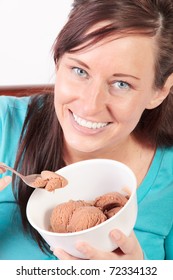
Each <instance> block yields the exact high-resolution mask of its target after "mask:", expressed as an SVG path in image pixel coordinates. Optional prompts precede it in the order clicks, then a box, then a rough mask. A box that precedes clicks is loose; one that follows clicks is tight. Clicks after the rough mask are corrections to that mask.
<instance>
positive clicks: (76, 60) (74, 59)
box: [68, 57, 90, 69]
mask: <svg viewBox="0 0 173 280" xmlns="http://www.w3.org/2000/svg"><path fill="white" fill-rule="evenodd" d="M68 59H70V60H73V61H75V62H77V63H78V64H80V65H81V66H83V67H85V68H87V69H90V68H89V66H88V65H87V64H86V63H84V62H83V61H81V60H79V59H77V58H73V57H68Z"/></svg>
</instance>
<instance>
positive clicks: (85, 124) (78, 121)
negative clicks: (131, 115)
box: [73, 113, 108, 129]
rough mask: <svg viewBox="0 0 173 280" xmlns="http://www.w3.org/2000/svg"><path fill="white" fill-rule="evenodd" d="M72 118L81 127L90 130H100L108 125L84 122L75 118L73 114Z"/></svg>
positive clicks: (105, 123)
mask: <svg viewBox="0 0 173 280" xmlns="http://www.w3.org/2000/svg"><path fill="white" fill-rule="evenodd" d="M73 117H74V120H75V121H76V122H77V123H78V124H79V125H81V126H84V127H87V128H92V129H98V128H102V127H104V126H106V125H107V124H108V123H107V122H104V123H102V122H91V121H86V120H84V119H82V118H80V117H78V116H76V115H75V114H74V113H73Z"/></svg>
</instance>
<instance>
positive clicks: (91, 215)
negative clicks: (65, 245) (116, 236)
mask: <svg viewBox="0 0 173 280" xmlns="http://www.w3.org/2000/svg"><path fill="white" fill-rule="evenodd" d="M127 201H128V197H126V196H124V195H122V194H120V193H118V192H111V193H107V194H104V195H102V196H99V197H97V198H96V199H95V200H93V201H84V200H78V201H74V200H70V201H68V202H64V203H61V204H59V205H57V206H56V207H55V208H54V209H53V211H52V214H51V217H50V225H51V231H53V232H59V233H68V232H76V231H80V230H84V229H88V228H91V227H94V226H96V225H98V224H100V223H102V222H104V221H106V220H107V219H109V218H111V217H112V216H113V215H115V214H116V213H117V212H118V211H119V210H120V209H121V208H122V207H123V206H124V205H125V204H126V202H127Z"/></svg>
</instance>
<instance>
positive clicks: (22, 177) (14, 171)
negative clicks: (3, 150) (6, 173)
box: [0, 162, 24, 180]
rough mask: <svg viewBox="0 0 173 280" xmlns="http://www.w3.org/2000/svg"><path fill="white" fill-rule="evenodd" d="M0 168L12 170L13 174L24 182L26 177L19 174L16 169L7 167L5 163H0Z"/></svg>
mask: <svg viewBox="0 0 173 280" xmlns="http://www.w3.org/2000/svg"><path fill="white" fill-rule="evenodd" d="M0 167H4V168H5V169H7V170H10V171H11V172H13V173H15V174H16V175H17V176H19V177H20V178H21V179H22V180H23V179H24V176H23V175H22V174H20V173H19V172H17V171H16V170H15V169H13V168H12V167H10V166H8V165H6V164H5V163H3V162H0Z"/></svg>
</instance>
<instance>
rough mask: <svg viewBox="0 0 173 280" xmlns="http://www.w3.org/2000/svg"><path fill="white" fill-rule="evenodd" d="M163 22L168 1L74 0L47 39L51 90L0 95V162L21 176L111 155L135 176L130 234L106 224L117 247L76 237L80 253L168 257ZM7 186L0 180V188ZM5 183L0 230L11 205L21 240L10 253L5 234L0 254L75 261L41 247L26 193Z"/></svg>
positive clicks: (170, 152)
mask: <svg viewBox="0 0 173 280" xmlns="http://www.w3.org/2000/svg"><path fill="white" fill-rule="evenodd" d="M172 26H173V4H172V1H170V0H166V1H162V0H149V1H145V0H141V1H137V0H133V1H128V0H110V1H102V0H86V1H79V0H76V1H74V4H73V8H72V11H71V13H70V15H69V20H68V22H67V23H66V25H65V26H64V28H63V29H62V31H61V32H60V34H59V36H58V37H57V39H56V41H55V44H54V60H55V64H56V82H55V90H54V96H53V94H48V95H39V96H35V97H34V98H31V99H30V98H21V99H19V100H18V99H17V100H16V99H15V100H14V99H13V98H6V97H5V98H4V97H2V98H1V104H3V105H1V106H2V108H3V109H1V111H0V112H1V113H0V114H1V117H0V119H1V127H2V129H1V130H2V132H1V134H2V137H1V138H2V139H1V152H0V161H3V162H5V163H7V164H10V165H14V167H15V168H17V169H18V170H19V171H20V172H21V173H23V174H30V173H39V172H41V171H42V170H45V169H49V170H57V169H59V168H61V167H63V166H65V165H68V164H71V163H74V162H77V161H80V160H85V159H90V158H109V159H113V160H118V161H121V162H123V163H125V164H127V165H128V166H129V167H130V168H131V169H132V170H133V172H134V173H135V175H136V178H137V182H138V189H137V195H138V207H139V211H138V218H137V222H136V225H135V228H134V233H132V234H131V235H130V236H129V237H127V236H124V234H123V233H122V232H119V231H118V230H116V229H115V230H114V231H112V232H111V233H110V238H112V239H113V240H114V241H115V242H116V243H117V244H118V245H119V249H118V250H116V251H115V252H101V251H99V250H95V249H94V248H92V247H90V246H89V244H85V243H79V244H78V245H77V246H78V250H80V251H82V252H83V253H84V254H85V255H86V258H87V259H173V249H171V248H172V246H171V244H172V242H173V188H172V185H173V179H172V178H173V176H172V175H173V174H172V173H173V171H172V166H173V130H172V121H173V110H172V104H173V95H172V92H171V88H172V86H173V55H172V54H173V31H172ZM4 108H5V109H4ZM14 111H15V114H16V115H15V118H14ZM25 115H26V118H25ZM11 118H12V119H13V126H12V127H9V123H10V119H11ZM23 123H24V125H23ZM22 125H23V128H22ZM14 131H15V132H14ZM14 133H15V137H14ZM20 134H21V138H20V143H19V147H18V146H17V145H18V139H19V136H20ZM10 135H13V138H10ZM11 139H13V140H11ZM11 141H12V142H11ZM7 149H8V150H7ZM7 151H8V152H7ZM16 153H17V154H16ZM11 155H13V156H11ZM14 162H15V164H14ZM2 171H4V170H2ZM6 179H7V181H8V180H9V177H6ZM7 183H8V182H7ZM7 183H6V182H4V179H1V186H2V188H3V187H5V186H6V185H7ZM13 186H14V188H13V191H14V195H15V199H16V200H14V198H13V193H12V191H11V188H10V186H8V187H7V188H5V189H4V190H3V191H2V193H1V196H0V198H1V200H2V202H3V204H2V206H1V209H2V211H4V212H5V211H7V212H8V213H9V221H8V222H7V221H3V222H1V223H2V225H3V226H4V231H2V230H1V233H0V234H1V240H3V239H4V238H5V237H4V236H6V238H7V239H8V237H7V234H6V228H9V225H10V223H11V221H14V219H12V216H13V215H14V210H15V208H16V203H17V205H18V206H19V209H20V216H17V217H16V220H15V222H16V224H15V226H14V228H13V231H15V236H18V240H19V238H20V240H21V242H20V245H18V253H15V252H14V251H15V246H16V247H17V244H16V242H15V240H13V241H12V239H10V241H11V243H12V247H11V248H10V252H12V253H10V252H9V250H8V248H6V247H5V248H4V249H2V247H1V252H0V256H1V255H2V257H1V258H22V259H24V258H26V259H29V258H31V259H32V258H39V259H46V258H49V259H51V258H55V256H54V255H56V256H57V257H58V258H60V259H74V257H73V256H69V255H68V254H67V253H66V252H63V251H62V250H60V249H58V248H57V249H56V250H55V251H54V254H51V253H50V251H49V250H48V248H47V246H46V244H45V243H44V241H43V240H42V239H41V237H40V236H39V235H38V233H37V232H35V230H34V229H32V228H31V227H30V225H29V224H28V222H27V219H26V204H27V201H28V198H29V196H30V194H31V192H32V190H31V189H29V188H27V187H26V186H25V185H24V184H23V183H22V182H21V181H19V182H17V181H16V180H15V178H14V180H13ZM4 202H5V203H4ZM12 202H13V203H12ZM7 203H8V210H7V209H6V208H7ZM0 211H1V210H0ZM18 212H19V210H18V209H17V210H16V212H15V213H16V215H18ZM20 219H21V220H20ZM21 224H22V225H23V228H24V230H25V235H23V233H22V231H21V229H20V228H19V225H21ZM7 226H8V227H7ZM11 234H12V233H11ZM31 235H32V237H33V239H32V237H31ZM9 236H10V235H9ZM34 240H37V243H38V245H39V247H40V248H41V249H42V251H41V250H39V247H38V246H36V244H35V243H34ZM8 241H9V240H8ZM4 242H5V241H4ZM8 246H9V245H8ZM23 246H25V250H26V248H27V253H26V254H25V252H24V251H23V249H22V247H23ZM26 246H27V247H26ZM46 253H47V254H46ZM11 255H12V256H11Z"/></svg>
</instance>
